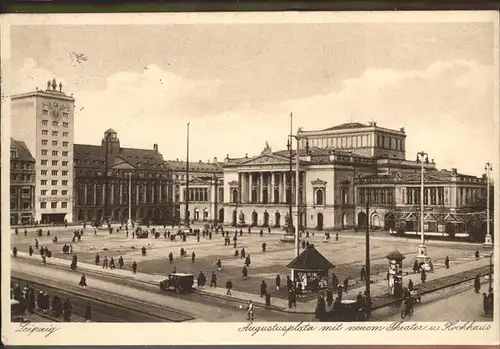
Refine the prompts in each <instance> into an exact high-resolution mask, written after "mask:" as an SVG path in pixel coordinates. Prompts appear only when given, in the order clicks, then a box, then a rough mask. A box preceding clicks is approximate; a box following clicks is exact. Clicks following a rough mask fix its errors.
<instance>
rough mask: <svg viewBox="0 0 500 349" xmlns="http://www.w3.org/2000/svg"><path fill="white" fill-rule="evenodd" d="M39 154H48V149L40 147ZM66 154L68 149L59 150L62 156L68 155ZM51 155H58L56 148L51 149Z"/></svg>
mask: <svg viewBox="0 0 500 349" xmlns="http://www.w3.org/2000/svg"><path fill="white" fill-rule="evenodd" d="M41 154H42V155H47V154H48V150H47V149H42V152H41ZM68 154H69V152H68V151H62V152H61V155H62V156H68ZM52 156H59V151H58V150H52Z"/></svg>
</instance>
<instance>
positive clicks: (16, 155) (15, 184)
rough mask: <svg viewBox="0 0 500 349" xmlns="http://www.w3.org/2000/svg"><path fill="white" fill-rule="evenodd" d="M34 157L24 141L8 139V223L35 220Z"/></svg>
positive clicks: (23, 222)
mask: <svg viewBox="0 0 500 349" xmlns="http://www.w3.org/2000/svg"><path fill="white" fill-rule="evenodd" d="M35 176H36V172H35V158H33V156H32V155H31V153H30V151H29V149H28V147H27V146H26V144H25V143H24V142H21V141H16V140H14V139H12V138H11V139H10V224H11V225H20V224H30V223H33V222H34V221H35V184H36V181H35V179H36V177H35Z"/></svg>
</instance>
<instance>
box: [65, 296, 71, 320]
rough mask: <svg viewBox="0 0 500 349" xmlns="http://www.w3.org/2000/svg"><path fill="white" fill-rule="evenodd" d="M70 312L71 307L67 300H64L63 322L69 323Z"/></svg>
mask: <svg viewBox="0 0 500 349" xmlns="http://www.w3.org/2000/svg"><path fill="white" fill-rule="evenodd" d="M72 310H73V306H72V305H71V302H70V300H69V298H66V301H65V302H64V306H63V312H64V322H70V321H71V311H72Z"/></svg>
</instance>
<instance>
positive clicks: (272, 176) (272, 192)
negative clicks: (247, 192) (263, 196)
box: [268, 172, 274, 204]
mask: <svg viewBox="0 0 500 349" xmlns="http://www.w3.org/2000/svg"><path fill="white" fill-rule="evenodd" d="M270 175H271V188H270V189H269V187H268V190H271V203H273V204H274V172H271V173H270Z"/></svg>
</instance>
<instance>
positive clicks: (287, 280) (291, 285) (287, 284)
mask: <svg viewBox="0 0 500 349" xmlns="http://www.w3.org/2000/svg"><path fill="white" fill-rule="evenodd" d="M292 287H293V282H292V279H290V275H287V276H286V290H287V291H290V290H291V289H292Z"/></svg>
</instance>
